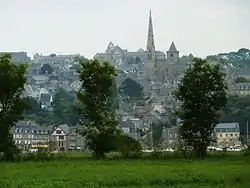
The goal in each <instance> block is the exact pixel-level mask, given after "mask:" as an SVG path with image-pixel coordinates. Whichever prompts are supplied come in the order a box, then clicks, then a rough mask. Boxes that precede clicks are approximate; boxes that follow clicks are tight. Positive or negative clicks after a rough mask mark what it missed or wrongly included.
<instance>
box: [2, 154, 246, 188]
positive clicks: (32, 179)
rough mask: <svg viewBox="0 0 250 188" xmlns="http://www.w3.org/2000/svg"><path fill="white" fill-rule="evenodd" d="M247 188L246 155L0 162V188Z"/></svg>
mask: <svg viewBox="0 0 250 188" xmlns="http://www.w3.org/2000/svg"><path fill="white" fill-rule="evenodd" d="M3 187H6V188H15V187H16V188H17V187H18V188H23V187H27V188H32V187H34V188H41V187H43V188H59V187H60V188H77V187H79V188H80V187H128V188H133V187H143V188H147V187H180V188H196V187H211V188H212V187H213V188H214V187H220V188H222V187H225V188H226V187H228V188H233V187H235V188H241V187H246V188H249V187H250V159H249V156H248V157H247V156H246V157H242V156H233V157H230V158H227V159H225V158H220V159H207V160H203V161H187V160H177V159H172V160H155V161H154V160H144V159H140V160H138V159H137V160H127V161H126V160H105V161H93V160H87V159H86V158H85V159H80V158H74V157H72V158H67V159H65V160H58V161H53V162H36V163H35V162H23V163H0V188H3Z"/></svg>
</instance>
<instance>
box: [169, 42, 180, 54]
mask: <svg viewBox="0 0 250 188" xmlns="http://www.w3.org/2000/svg"><path fill="white" fill-rule="evenodd" d="M168 51H169V52H177V51H178V50H177V49H176V47H175V44H174V42H172V43H171V45H170V48H169V50H168Z"/></svg>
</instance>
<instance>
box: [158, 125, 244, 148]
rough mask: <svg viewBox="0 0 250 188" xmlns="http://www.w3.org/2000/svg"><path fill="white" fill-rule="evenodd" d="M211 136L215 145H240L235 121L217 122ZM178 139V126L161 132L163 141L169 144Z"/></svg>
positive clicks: (237, 126)
mask: <svg viewBox="0 0 250 188" xmlns="http://www.w3.org/2000/svg"><path fill="white" fill-rule="evenodd" d="M213 136H214V139H215V141H216V142H215V143H212V144H213V145H216V146H237V145H241V141H240V126H239V123H237V122H232V123H219V124H217V125H216V127H215V129H214V132H213ZM177 139H178V126H175V127H171V128H164V130H163V134H162V140H163V143H164V144H166V145H168V146H171V145H172V143H174V142H175V141H177Z"/></svg>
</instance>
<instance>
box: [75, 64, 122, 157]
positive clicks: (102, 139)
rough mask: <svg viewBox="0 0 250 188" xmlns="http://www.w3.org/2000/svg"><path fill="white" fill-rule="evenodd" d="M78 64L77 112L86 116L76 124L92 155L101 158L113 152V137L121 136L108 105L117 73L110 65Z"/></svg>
mask: <svg viewBox="0 0 250 188" xmlns="http://www.w3.org/2000/svg"><path fill="white" fill-rule="evenodd" d="M80 65H81V70H80V71H78V73H79V79H80V81H81V89H80V90H79V91H78V92H77V98H78V100H79V101H80V102H81V103H82V108H80V109H78V112H80V113H82V114H83V115H84V116H85V117H86V120H85V121H84V122H82V121H80V122H79V123H80V124H81V125H82V132H81V133H82V135H83V136H86V138H87V140H88V143H87V144H88V147H89V149H91V150H92V151H93V156H94V157H96V158H102V157H104V155H105V153H106V152H109V151H111V150H112V149H114V142H115V138H116V135H117V134H119V133H120V130H119V129H118V126H117V125H118V124H117V121H116V120H115V114H113V112H112V111H110V108H111V107H110V103H109V100H110V97H111V96H112V86H113V81H114V80H113V79H114V77H115V76H116V71H115V68H114V67H113V66H112V65H111V64H110V63H108V62H99V61H98V60H80Z"/></svg>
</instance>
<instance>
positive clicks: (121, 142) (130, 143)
mask: <svg viewBox="0 0 250 188" xmlns="http://www.w3.org/2000/svg"><path fill="white" fill-rule="evenodd" d="M117 144H118V145H117V150H118V151H119V152H121V154H122V156H123V157H126V158H139V157H142V155H143V153H142V146H141V144H140V143H139V142H138V141H137V140H135V139H134V138H132V137H130V136H128V135H120V136H119V137H118V142H117Z"/></svg>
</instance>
